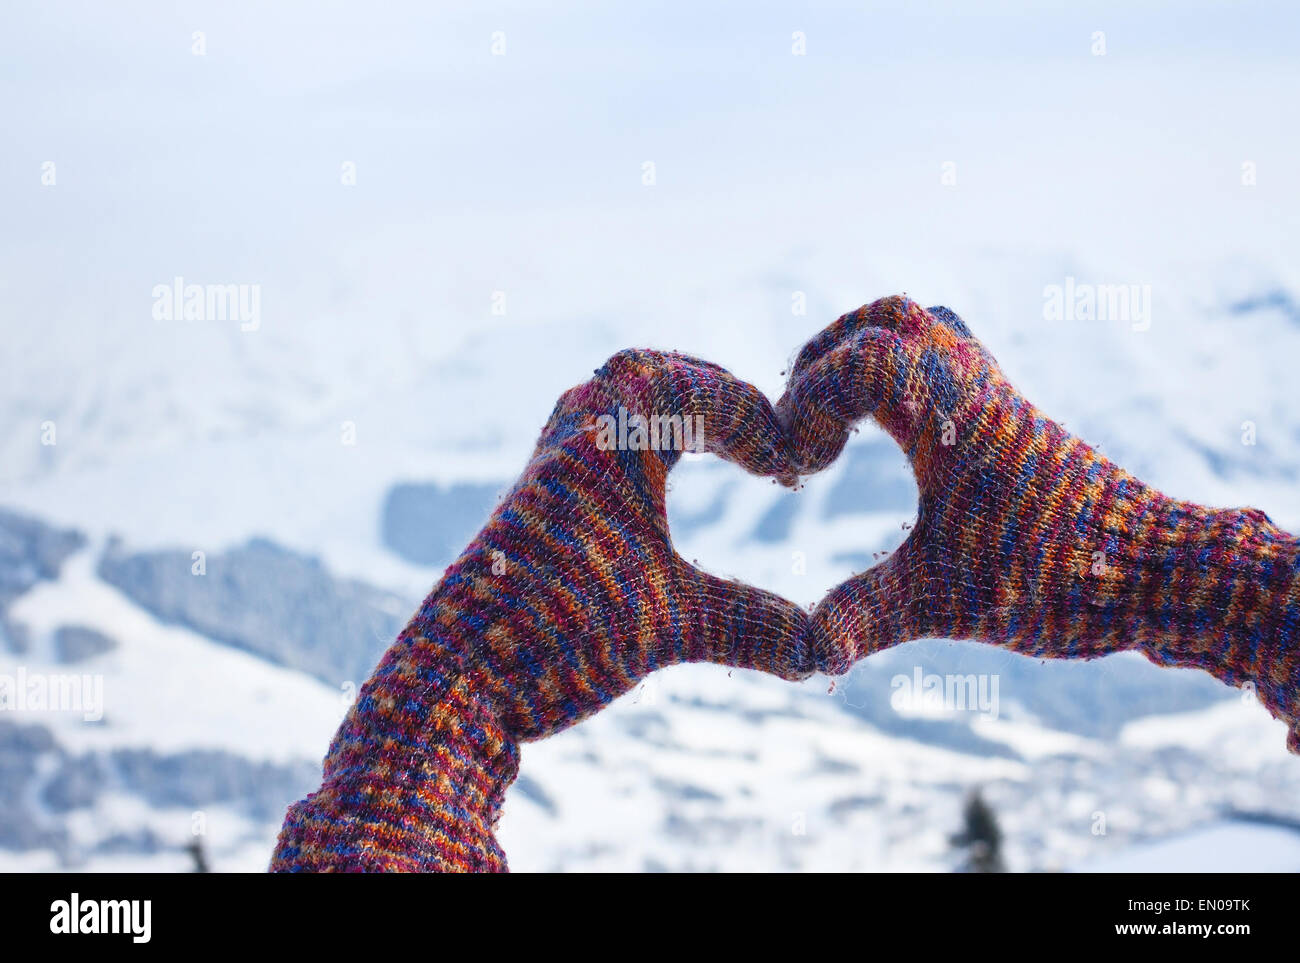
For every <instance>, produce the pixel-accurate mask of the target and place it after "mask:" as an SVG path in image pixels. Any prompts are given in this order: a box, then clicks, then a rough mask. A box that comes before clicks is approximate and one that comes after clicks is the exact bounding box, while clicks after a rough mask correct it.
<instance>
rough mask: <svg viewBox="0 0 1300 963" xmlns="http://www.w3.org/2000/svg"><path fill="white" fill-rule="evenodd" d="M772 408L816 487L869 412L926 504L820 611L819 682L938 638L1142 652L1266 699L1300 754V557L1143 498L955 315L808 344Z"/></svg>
mask: <svg viewBox="0 0 1300 963" xmlns="http://www.w3.org/2000/svg"><path fill="white" fill-rule="evenodd" d="M777 411H778V412H779V413H780V415H781V417H782V420H783V422H784V423H785V424H786V425H787V427H788V430H789V431H790V433H791V437H792V439H793V442H794V446H795V451H796V457H797V458H798V460H799V467H800V469H801V471H804V472H813V471H818V470H820V469H822V468H825V467H826V466H827V465H829V464H830V463H831V462H832V461H833V460H834V459H835V457H836V456H837V455H838V454H839V453H840V451H841V450H842V449H843V447H844V444H845V442H846V440H847V439H848V436H849V429H850V426H851V425H853V424H854V423H855V422H857V421H858V420H859V419H862V418H864V417H866V416H868V415H870V416H871V417H872V418H874V419H875V420H876V421H877V422H878V423H879V424H880V425H881V426H882V427H883V428H884V429H885V430H886V431H888V432H889V434H890V435H891V436H893V438H894V440H895V441H897V442H898V444H899V445H901V446H902V448H903V450H904V451H905V452H906V453H907V457H908V459H909V460H910V462H911V464H912V468H913V471H914V472H915V475H916V480H917V487H918V488H919V490H920V507H919V512H918V518H917V523H916V526H915V528H914V529H913V530H912V532H911V533H910V534H909V536H908V538H907V540H906V541H905V542H904V543H903V544H902V545H901V546H900V547H899V548H898V550H896V551H895V552H893V553H892V554H891V555H890V556H889V558H888V559H887V560H886V561H884V562H882V563H881V564H879V565H876V566H875V567H873V568H872V569H870V570H868V571H867V572H866V573H864V574H862V575H860V576H858V577H856V578H854V579H852V580H850V581H848V582H845V583H844V584H842V585H840V586H839V587H838V588H836V589H835V590H834V591H832V592H831V593H830V594H829V595H828V596H827V597H826V598H825V599H824V600H823V601H822V602H821V604H820V605H819V606H818V607H817V608H816V610H815V611H814V612H813V630H812V644H813V647H814V650H815V653H816V659H817V665H818V668H820V669H822V670H824V671H828V672H831V673H841V672H845V671H847V670H848V668H849V666H850V665H852V663H853V662H855V661H856V660H858V659H860V658H862V657H863V656H865V655H868V654H870V653H872V652H875V651H876V650H878V649H881V648H884V647H886V646H890V645H894V644H896V643H899V642H904V641H907V640H909V639H916V638H922V637H927V636H937V637H941V638H954V639H976V640H979V641H983V642H992V643H998V644H1001V645H1005V646H1007V647H1009V648H1012V649H1015V650H1017V651H1020V652H1024V653H1028V654H1031V655H1035V656H1040V657H1042V656H1045V657H1052V658H1092V657H1095V656H1099V655H1104V654H1106V653H1110V652H1116V651H1119V650H1121V649H1133V648H1136V649H1138V650H1140V651H1141V652H1143V653H1144V654H1145V655H1146V656H1147V657H1148V658H1149V659H1151V660H1152V661H1153V662H1156V663H1158V664H1161V665H1178V666H1195V667H1197V668H1201V669H1204V670H1206V671H1207V672H1209V673H1211V674H1212V675H1214V676H1216V677H1217V678H1219V679H1221V680H1223V681H1224V682H1227V683H1229V684H1231V685H1238V686H1239V685H1243V684H1246V683H1251V684H1253V685H1254V686H1255V690H1256V693H1257V695H1258V697H1259V699H1260V700H1261V701H1262V702H1263V703H1264V705H1265V706H1267V707H1268V709H1269V711H1270V712H1272V713H1273V715H1275V716H1277V717H1278V718H1281V719H1283V720H1284V721H1285V722H1286V723H1287V725H1288V726H1289V727H1290V731H1289V735H1288V740H1287V744H1288V747H1289V748H1290V749H1291V750H1292V751H1293V752H1300V643H1298V641H1297V623H1298V622H1300V542H1298V541H1297V539H1296V538H1295V537H1293V536H1291V535H1288V534H1287V533H1286V532H1283V531H1281V530H1279V529H1278V528H1277V527H1276V526H1274V525H1273V524H1272V523H1271V522H1270V521H1269V519H1268V517H1267V516H1266V515H1265V514H1264V513H1263V512H1261V511H1258V510H1257V509H1254V508H1235V509H1216V508H1204V507H1202V506H1200V505H1193V504H1191V503H1189V502H1182V501H1177V500H1175V499H1172V498H1167V497H1166V496H1164V495H1162V494H1161V493H1160V492H1158V491H1156V490H1155V489H1154V488H1151V487H1150V486H1148V485H1145V484H1143V483H1142V482H1141V481H1139V480H1138V479H1136V478H1134V477H1133V476H1132V475H1129V474H1128V473H1126V472H1125V471H1123V470H1122V469H1120V468H1119V467H1117V466H1116V465H1114V464H1113V463H1111V462H1110V461H1109V460H1107V459H1106V458H1104V457H1103V456H1102V455H1100V454H1099V453H1097V452H1096V451H1094V450H1093V449H1092V448H1090V447H1089V446H1088V445H1086V444H1084V443H1083V442H1082V441H1080V440H1079V439H1078V438H1075V437H1074V436H1072V435H1070V434H1069V433H1068V432H1067V431H1065V429H1063V428H1062V427H1061V426H1060V425H1058V424H1057V423H1056V422H1054V421H1052V420H1051V419H1050V418H1048V417H1047V416H1046V415H1044V414H1043V413H1042V412H1041V411H1039V410H1038V409H1037V408H1035V407H1034V406H1033V405H1031V404H1030V403H1029V402H1028V401H1026V400H1025V399H1024V398H1023V397H1021V395H1020V394H1019V392H1017V391H1016V389H1015V388H1014V387H1012V385H1011V384H1010V383H1009V382H1008V381H1007V380H1006V378H1005V377H1004V376H1003V374H1002V372H1001V370H1000V369H999V368H998V366H997V364H996V363H995V362H994V360H993V358H992V357H991V356H990V355H989V353H988V351H987V350H985V348H984V347H983V346H982V345H981V344H980V343H979V342H978V341H976V340H975V338H974V337H972V335H971V333H970V331H969V330H967V328H966V325H965V324H964V323H963V322H962V320H961V319H960V318H958V317H957V316H956V315H955V314H953V313H952V312H951V311H949V310H948V309H946V308H931V309H930V310H929V311H926V310H924V309H923V308H921V307H920V306H919V305H917V304H915V303H914V302H912V301H910V300H908V299H907V298H903V297H892V298H885V299H883V300H880V301H876V302H875V303H873V304H868V305H866V306H865V307H862V308H859V309H858V310H857V311H854V312H853V313H851V314H846V315H844V316H843V317H842V318H840V319H839V320H837V321H836V322H835V323H834V324H832V325H831V326H830V327H829V328H827V329H826V330H825V331H823V332H822V333H821V334H819V335H818V336H817V337H815V338H814V339H813V340H812V341H810V342H809V343H808V344H807V345H806V346H805V347H804V348H803V350H802V351H801V352H800V353H799V356H798V358H797V361H796V363H795V365H794V368H793V369H792V371H791V374H790V382H789V388H788V390H787V392H786V394H785V395H784V396H783V397H782V398H781V400H780V401H779V402H778V404H777ZM864 495H867V496H869V495H870V493H869V492H866V493H864Z"/></svg>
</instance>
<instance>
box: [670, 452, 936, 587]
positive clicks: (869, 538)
mask: <svg viewBox="0 0 1300 963" xmlns="http://www.w3.org/2000/svg"><path fill="white" fill-rule="evenodd" d="M667 508H668V524H669V530H670V532H671V533H672V537H673V543H674V545H675V546H676V548H677V551H678V552H679V553H680V554H681V555H682V556H683V557H684V558H687V559H689V560H691V561H693V562H695V563H696V564H698V565H699V566H700V567H701V568H703V569H705V570H706V571H709V572H712V573H714V574H715V575H721V576H723V577H726V578H734V579H740V580H743V581H745V582H748V583H749V584H751V585H754V586H757V587H759V588H764V589H768V590H769V591H772V592H777V593H779V594H781V595H783V596H785V597H786V598H788V599H790V600H791V601H793V602H797V603H799V604H800V605H807V606H811V605H813V604H815V603H816V602H817V601H818V600H819V599H820V598H821V597H822V596H823V595H825V594H826V593H827V592H828V591H830V590H831V589H832V588H834V587H835V586H836V585H838V584H839V583H840V582H842V581H844V580H845V579H847V578H849V577H851V576H853V575H855V574H857V573H859V572H863V571H866V570H867V569H868V568H870V567H871V566H872V565H874V564H875V563H876V562H877V561H879V560H880V559H882V558H884V557H885V555H887V554H888V553H889V552H891V551H893V550H894V549H895V548H897V547H898V545H900V544H901V543H902V541H903V539H905V538H906V537H907V534H908V530H909V529H910V527H911V526H912V525H913V524H914V523H915V521H916V509H917V488H916V481H915V479H914V478H913V476H912V470H911V467H910V466H909V465H908V463H907V459H906V458H905V457H904V455H903V453H902V452H901V451H900V450H899V448H898V446H897V445H895V444H894V442H893V440H892V439H890V438H889V437H888V436H887V435H885V434H884V433H883V432H881V431H879V430H877V429H875V428H874V427H864V429H863V430H862V431H861V432H859V433H857V434H855V435H854V436H853V437H852V438H851V439H850V441H849V444H848V445H847V446H846V447H845V449H844V452H843V453H842V454H841V455H840V457H839V459H837V460H836V462H835V464H833V465H832V466H831V467H830V468H828V469H826V470H825V471H823V472H820V473H818V474H816V475H811V476H809V477H807V478H805V479H804V482H803V485H802V487H801V488H800V489H799V490H798V491H790V490H789V489H785V488H782V487H780V486H778V485H776V484H774V483H773V482H772V480H771V479H765V478H756V477H754V476H752V475H748V474H746V473H744V472H740V471H737V470H736V468H735V467H734V466H732V465H728V464H727V463H725V462H723V461H720V460H718V459H716V458H713V457H711V456H700V457H691V456H688V457H684V458H683V459H682V460H681V462H680V463H679V464H678V465H677V466H676V467H675V468H674V469H673V471H672V474H670V475H669V489H668V496H667Z"/></svg>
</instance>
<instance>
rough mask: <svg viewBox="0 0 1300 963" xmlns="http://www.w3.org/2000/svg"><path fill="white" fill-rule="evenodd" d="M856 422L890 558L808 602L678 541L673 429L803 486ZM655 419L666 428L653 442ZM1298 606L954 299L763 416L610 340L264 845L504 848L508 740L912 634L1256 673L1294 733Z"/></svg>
mask: <svg viewBox="0 0 1300 963" xmlns="http://www.w3.org/2000/svg"><path fill="white" fill-rule="evenodd" d="M868 415H870V416H871V417H873V418H874V419H875V420H876V421H877V422H879V423H880V424H881V425H882V426H883V427H884V428H885V429H886V431H888V432H889V433H890V434H891V435H892V436H893V437H894V439H895V440H896V441H897V442H898V443H899V444H900V445H901V446H902V447H903V450H904V451H905V452H906V453H907V456H908V459H909V460H910V462H911V464H912V467H913V470H914V472H915V474H916V478H917V486H918V489H919V491H920V504H919V509H918V516H917V524H916V526H915V528H914V529H913V530H912V532H911V534H910V535H909V536H908V538H907V540H906V541H905V542H904V543H903V545H902V546H901V547H900V548H899V549H898V550H897V551H895V552H894V553H893V554H892V555H891V556H890V557H889V558H888V560H887V561H885V562H883V563H881V564H879V565H877V566H875V567H874V568H872V569H870V570H869V571H867V572H866V573H864V574H862V575H859V576H857V577H855V578H853V579H850V580H849V581H847V582H845V583H843V584H842V585H840V586H839V587H837V588H836V589H834V590H832V591H831V593H830V594H829V595H828V596H827V597H826V598H825V599H824V600H823V601H822V602H821V604H819V605H818V606H817V607H816V608H815V609H814V610H813V612H812V613H811V614H809V613H808V612H806V611H805V610H803V609H801V608H800V607H799V606H796V605H794V604H793V603H790V602H788V601H786V600H784V599H781V598H779V597H777V596H775V595H773V594H771V593H769V592H764V591H762V590H760V589H756V588H752V587H750V586H747V585H743V584H740V583H737V582H729V581H725V580H723V579H718V578H715V577H714V576H712V575H708V574H707V573H704V572H701V571H699V570H698V569H696V568H694V567H693V566H691V565H689V564H687V563H686V562H685V560H683V559H682V558H681V557H679V556H678V555H677V553H676V551H674V549H673V547H672V543H671V540H670V538H669V533H668V523H667V519H666V515H665V511H664V492H665V482H666V477H667V473H668V470H669V469H670V468H671V467H672V466H673V464H675V462H676V461H677V459H678V458H679V457H680V454H681V449H682V447H683V445H682V444H680V443H671V439H672V438H673V432H674V431H677V432H680V433H681V434H683V435H684V433H685V430H686V427H687V426H688V425H689V426H690V427H691V428H694V427H695V426H696V425H697V424H698V425H699V427H700V428H701V429H702V433H703V439H702V441H703V445H702V447H703V448H705V449H706V450H709V451H713V452H715V453H716V454H719V455H721V456H722V457H723V458H726V459H728V460H730V461H733V462H735V463H736V464H738V465H740V466H741V467H743V468H745V469H746V470H747V471H750V472H753V473H755V474H759V475H770V476H772V477H774V478H777V479H779V480H780V481H782V482H783V483H785V484H789V485H793V484H794V483H795V481H796V476H797V473H799V472H812V471H817V470H820V469H822V468H824V467H825V466H826V465H827V464H829V463H830V462H831V461H832V460H833V459H834V458H835V457H836V456H837V455H838V454H839V452H840V451H841V450H842V449H843V447H844V443H845V441H846V439H847V437H848V432H849V428H850V426H851V425H852V424H853V423H854V422H856V421H857V420H859V419H861V418H864V417H866V416H868ZM674 419H676V420H675V421H674ZM665 420H666V421H667V423H668V425H669V438H670V444H668V445H667V446H665V445H663V444H655V443H654V441H662V438H661V434H662V432H661V429H662V426H663V424H664V422H665ZM652 426H653V427H652ZM615 428H616V430H615ZM682 441H684V438H683V439H682ZM1297 626H1300V543H1298V542H1297V540H1296V539H1295V538H1293V537H1292V536H1290V535H1287V534H1286V533H1285V532H1282V531H1280V530H1278V529H1277V528H1276V527H1275V526H1273V525H1272V523H1271V522H1269V520H1268V518H1267V517H1266V516H1265V515H1264V514H1263V512H1260V511H1257V510H1255V509H1249V508H1247V509H1232V510H1215V509H1209V508H1203V507H1201V506H1198V505H1191V504H1188V503H1184V502H1177V501H1174V500H1173V499H1170V498H1167V497H1165V496H1164V495H1162V494H1160V493H1159V492H1157V491H1155V490H1154V489H1152V488H1150V487H1148V486H1147V485H1144V484H1143V483H1142V482H1140V481H1138V480H1137V479H1136V478H1134V477H1133V476H1131V475H1129V474H1127V473H1126V472H1124V471H1122V470H1121V469H1119V468H1118V467H1116V466H1115V465H1113V464H1112V463H1111V462H1109V461H1108V460H1107V459H1105V458H1103V457H1102V456H1101V455H1099V454H1098V453H1097V452H1095V451H1094V450H1093V449H1091V448H1089V447H1088V446H1087V445H1086V444H1084V443H1083V442H1081V441H1079V440H1078V439H1077V438H1074V437H1073V436H1071V435H1070V434H1068V433H1067V432H1066V431H1065V430H1064V429H1062V428H1061V427H1060V426H1059V425H1057V424H1056V423H1055V422H1053V421H1051V420H1050V419H1048V418H1047V417H1046V416H1044V415H1043V414H1042V413H1041V412H1039V411H1038V410H1037V409H1036V408H1034V407H1033V405H1031V404H1029V403H1028V402H1027V401H1025V400H1024V399H1023V398H1022V397H1021V396H1020V394H1019V393H1018V392H1017V391H1016V390H1015V388H1013V387H1012V386H1011V384H1010V383H1009V382H1007V380H1006V379H1005V378H1004V377H1003V375H1002V372H1001V371H1000V370H999V368H998V366H997V364H996V363H995V362H994V361H993V358H992V357H991V356H990V355H989V353H988V352H987V351H986V350H985V349H984V348H983V346H981V345H980V343H979V342H978V341H976V340H975V339H974V338H973V337H972V336H971V334H970V332H969V331H968V330H967V328H966V326H965V324H964V323H962V321H961V319H960V318H958V317H957V316H956V315H955V314H953V313H952V312H950V311H948V310H946V309H944V308H933V309H931V310H930V311H926V310H924V309H922V308H921V307H919V306H918V305H916V304H915V303H913V302H911V301H909V300H907V299H906V298H901V297H894V298H886V299H884V300H881V301H876V302H875V303H873V304H869V305H867V306H865V307H863V308H861V309H859V310H857V311H855V312H853V313H851V314H847V315H845V316H844V317H842V318H840V319H839V320H838V321H836V322H835V323H834V324H832V325H831V326H830V327H829V328H827V329H826V330H825V331H824V332H822V333H821V334H820V335H818V336H817V337H815V338H814V339H813V340H812V341H810V342H809V343H808V344H807V345H806V346H805V347H804V348H803V350H802V351H801V352H800V354H799V356H798V359H797V361H796V363H795V365H794V368H793V370H792V372H791V377H790V383H789V387H788V389H787V391H786V393H785V394H784V396H783V397H782V398H781V400H780V401H779V402H778V404H777V406H776V408H775V409H773V407H772V406H771V405H769V404H768V402H767V400H766V399H765V398H763V396H762V395H761V394H759V392H758V391H757V390H755V389H754V388H753V387H751V386H750V385H747V384H745V383H744V382H742V381H739V380H738V379H736V378H734V377H732V376H731V375H730V374H728V373H727V372H726V371H724V370H723V369H721V368H719V367H717V366H716V365H711V364H708V363H707V362H703V361H699V360H697V359H694V358H689V357H686V356H684V355H677V354H665V353H660V352H653V351H624V352H621V353H619V354H617V355H615V356H614V357H613V358H611V359H610V360H609V361H608V362H607V363H606V364H605V366H604V367H602V368H601V369H600V370H599V371H597V372H596V377H595V378H593V379H592V380H591V381H589V382H587V383H586V384H584V385H580V386H579V387H577V388H574V389H572V390H570V391H568V392H566V393H565V394H564V396H563V397H561V399H560V401H559V404H557V405H556V407H555V410H554V412H553V413H552V414H551V418H550V421H549V422H548V423H547V425H546V428H545V429H544V430H543V432H542V436H541V439H540V440H539V441H538V444H537V449H536V450H535V452H534V453H533V457H532V459H531V460H530V462H529V464H528V466H527V468H526V469H525V470H524V473H523V475H522V476H521V477H520V479H519V481H518V482H517V483H516V485H515V486H514V488H513V489H512V490H511V491H510V493H509V494H508V495H507V496H506V497H505V499H504V500H503V501H502V503H501V504H500V506H498V508H497V510H496V511H495V512H494V514H493V516H492V518H491V519H490V520H489V521H488V524H487V526H486V527H485V528H484V529H483V531H482V532H481V533H480V534H479V536H478V537H477V538H476V539H475V540H474V541H473V542H472V543H471V544H470V546H469V547H468V548H467V549H466V550H465V553H464V554H463V555H462V556H461V557H460V559H459V560H458V561H457V562H456V563H455V564H453V565H452V566H451V567H450V568H449V569H448V570H447V571H446V573H445V574H444V576H443V578H442V580H441V581H440V582H439V584H438V585H437V586H435V587H434V590H433V592H432V593H431V594H430V595H429V597H428V598H427V599H426V600H425V602H424V605H423V606H422V607H421V609H420V611H419V612H418V613H417V614H416V615H415V617H414V618H412V620H411V622H410V623H409V624H408V625H407V627H406V628H405V629H404V630H403V632H402V634H401V635H400V636H398V639H397V641H396V642H395V643H394V644H393V646H392V647H391V648H390V649H389V650H388V652H387V653H386V654H385V655H384V658H383V660H382V661H381V662H380V664H379V667H378V669H376V671H375V673H374V675H373V676H372V677H371V678H370V680H369V681H368V682H366V684H365V686H363V687H362V690H361V693H360V695H359V697H358V699H357V701H356V702H355V703H354V704H353V706H352V707H351V709H350V710H349V712H348V715H347V718H346V719H344V721H343V724H342V726H341V727H340V728H339V731H338V734H337V735H336V736H335V739H334V742H333V744H332V745H331V747H330V753H329V755H328V756H327V757H326V759H325V766H324V782H323V784H322V786H321V789H320V791H319V792H317V793H313V794H312V795H311V796H309V797H307V799H305V800H302V801H301V802H299V803H295V804H294V805H293V806H292V807H290V809H289V813H288V815H287V817H286V819H285V825H284V828H283V830H282V831H281V835H280V841H279V844H278V846H277V849H276V855H275V857H274V858H273V863H272V865H273V868H276V869H293V870H301V869H339V868H342V869H363V870H373V869H380V870H412V869H414V870H429V869H437V870H446V869H462V870H463V869H476V870H500V869H505V868H506V862H505V855H504V853H503V852H502V851H501V849H500V846H499V845H498V843H497V841H496V837H495V834H494V832H493V826H494V823H495V820H496V818H497V815H498V813H499V811H500V806H501V801H502V799H503V798H504V793H505V787H506V786H507V785H509V783H510V781H511V780H512V779H513V778H514V776H515V774H516V773H517V771H518V765H519V757H518V747H517V743H518V742H519V741H520V740H528V739H536V738H540V737H541V736H544V735H547V734H549V733H552V732H556V731H558V730H560V729H563V728H565V727H567V726H569V725H572V724H573V723H574V722H576V721H578V720H579V719H582V718H583V717H585V716H587V715H590V714H591V713H593V712H595V711H597V710H598V709H600V708H601V707H602V706H604V705H606V704H607V703H608V702H609V701H610V700H612V699H613V698H614V697H616V696H618V695H619V694H621V693H623V692H626V691H628V690H629V689H630V688H631V687H632V686H633V685H634V684H635V683H636V682H637V680H639V679H641V678H643V677H645V676H646V675H648V674H649V673H650V672H652V671H654V670H655V669H657V668H659V667H660V666H663V665H668V664H670V663H674V662H684V661H712V662H719V663H724V664H726V665H734V666H744V667H749V668H756V669H762V670H764V671H766V672H771V673H774V674H776V675H778V676H781V677H783V678H787V679H799V678H803V677H805V676H807V675H809V674H811V672H812V671H813V670H814V669H815V668H817V669H822V670H824V671H828V672H843V671H845V670H846V669H847V668H848V667H849V666H850V665H852V663H853V662H854V661H855V660H856V659H858V658H861V657H863V656H865V655H867V654H869V653H871V652H874V651H876V650H878V649H880V648H882V647H884V646H888V645H892V644H895V643H898V642H902V641H906V640H908V639H912V638H918V637H921V636H925V635H938V636H945V637H948V638H968V639H978V640H981V641H985V642H995V643H1001V644H1004V645H1007V646H1009V647H1011V648H1014V649H1018V650H1020V651H1023V652H1029V653H1034V654H1037V655H1042V656H1052V657H1060V658H1074V657H1079V658H1087V657H1090V656H1095V655H1100V654H1103V653H1106V652H1111V651H1116V650H1119V649H1126V648H1137V649H1139V650H1140V651H1142V652H1143V653H1144V654H1146V656H1147V657H1148V658H1150V659H1152V660H1153V661H1155V662H1158V663H1161V664H1169V665H1186V666H1198V667H1200V668H1203V669H1206V670H1207V671H1209V672H1211V673H1213V674H1214V675H1216V676H1217V677H1218V678H1220V679H1223V680H1224V681H1226V682H1230V683H1233V684H1241V683H1243V682H1250V683H1252V684H1253V685H1254V686H1255V687H1256V691H1257V693H1258V695H1259V697H1260V699H1261V700H1262V701H1263V703H1264V704H1265V706H1267V707H1268V709H1269V710H1270V711H1271V712H1272V713H1273V714H1274V715H1276V716H1279V717H1281V718H1283V719H1284V720H1286V722H1287V724H1288V726H1289V729H1290V734H1289V739H1288V745H1289V746H1290V748H1291V749H1292V750H1293V751H1300V724H1297V720H1300V704H1298V703H1300V652H1298V651H1297V650H1298V649H1300V646H1297V644H1296V632H1297Z"/></svg>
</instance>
